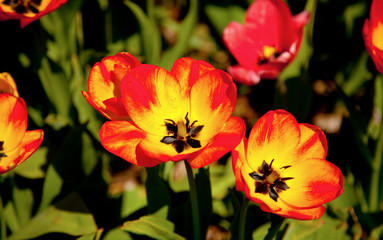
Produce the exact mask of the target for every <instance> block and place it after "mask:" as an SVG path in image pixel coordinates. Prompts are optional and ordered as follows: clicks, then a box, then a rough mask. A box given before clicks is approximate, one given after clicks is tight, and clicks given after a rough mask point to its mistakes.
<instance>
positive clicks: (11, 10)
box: [0, 0, 68, 28]
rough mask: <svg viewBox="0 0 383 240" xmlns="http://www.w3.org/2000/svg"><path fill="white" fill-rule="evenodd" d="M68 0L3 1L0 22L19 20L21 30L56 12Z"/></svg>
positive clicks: (0, 6)
mask: <svg viewBox="0 0 383 240" xmlns="http://www.w3.org/2000/svg"><path fill="white" fill-rule="evenodd" d="M67 1H68V0H3V1H0V21H4V20H9V19H16V20H20V26H21V28H24V27H25V26H27V25H28V24H30V23H31V22H33V21H35V20H37V19H39V18H41V17H42V16H44V15H46V14H48V13H50V12H52V11H54V10H56V9H57V8H59V7H60V6H61V5H62V4H64V3H66V2H67Z"/></svg>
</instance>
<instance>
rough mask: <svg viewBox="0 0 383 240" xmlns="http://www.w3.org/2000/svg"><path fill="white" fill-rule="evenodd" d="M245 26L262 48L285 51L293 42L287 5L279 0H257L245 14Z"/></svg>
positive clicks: (292, 30) (291, 22) (291, 20)
mask: <svg viewBox="0 0 383 240" xmlns="http://www.w3.org/2000/svg"><path fill="white" fill-rule="evenodd" d="M245 22H246V25H249V26H251V29H252V30H251V31H252V35H253V36H254V37H255V36H257V37H258V39H257V41H259V42H260V44H261V45H262V46H264V45H267V46H273V47H275V48H276V49H277V50H278V51H280V52H282V51H286V50H288V49H289V48H290V45H291V44H292V43H293V42H294V40H295V39H294V37H295V36H294V35H295V34H294V28H293V18H292V15H291V12H290V9H289V7H288V6H287V4H286V3H285V2H283V1H280V0H257V1H255V2H254V3H253V4H251V5H250V7H249V9H248V10H247V12H246V18H245Z"/></svg>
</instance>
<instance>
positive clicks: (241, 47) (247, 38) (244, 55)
mask: <svg viewBox="0 0 383 240" xmlns="http://www.w3.org/2000/svg"><path fill="white" fill-rule="evenodd" d="M255 37H256V36H255V35H253V34H252V33H250V32H249V30H248V29H247V28H246V27H245V26H244V25H242V24H240V23H237V22H231V23H230V24H229V25H228V26H227V27H226V28H225V30H224V31H223V36H222V38H223V41H224V43H225V45H226V46H227V48H228V49H229V51H230V52H231V54H233V56H234V57H235V59H236V60H237V61H238V62H239V63H240V65H242V66H245V67H246V68H252V67H253V66H256V65H257V63H258V52H259V51H262V45H261V44H260V43H259V42H257V41H255V39H254V38H255Z"/></svg>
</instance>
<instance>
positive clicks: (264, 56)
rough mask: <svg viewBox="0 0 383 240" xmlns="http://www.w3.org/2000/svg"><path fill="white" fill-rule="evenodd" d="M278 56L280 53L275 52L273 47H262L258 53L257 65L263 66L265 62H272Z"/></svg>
mask: <svg viewBox="0 0 383 240" xmlns="http://www.w3.org/2000/svg"><path fill="white" fill-rule="evenodd" d="M279 55H280V53H279V52H278V51H277V49H276V48H275V47H271V46H264V47H263V52H262V53H259V56H258V63H259V64H264V63H267V62H272V61H274V60H275V59H276V58H277V57H278V56H279Z"/></svg>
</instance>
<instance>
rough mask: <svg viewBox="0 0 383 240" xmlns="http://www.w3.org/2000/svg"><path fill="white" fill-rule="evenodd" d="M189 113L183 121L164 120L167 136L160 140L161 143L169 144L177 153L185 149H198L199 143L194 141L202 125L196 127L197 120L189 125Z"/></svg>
mask: <svg viewBox="0 0 383 240" xmlns="http://www.w3.org/2000/svg"><path fill="white" fill-rule="evenodd" d="M188 115H189V113H186V116H185V118H184V119H185V121H184V120H181V121H178V122H175V121H173V120H172V119H165V127H166V130H167V131H168V136H165V137H163V138H162V140H161V142H162V143H165V144H171V145H172V146H173V147H174V149H175V150H176V151H177V153H181V152H183V151H184V150H185V149H187V148H189V147H192V148H200V147H201V143H200V141H199V140H197V139H195V138H196V137H197V135H198V134H199V133H200V132H201V130H202V128H203V127H204V126H203V125H197V124H196V123H197V122H198V121H197V120H196V121H194V122H192V123H191V124H190V120H189V118H188Z"/></svg>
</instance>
